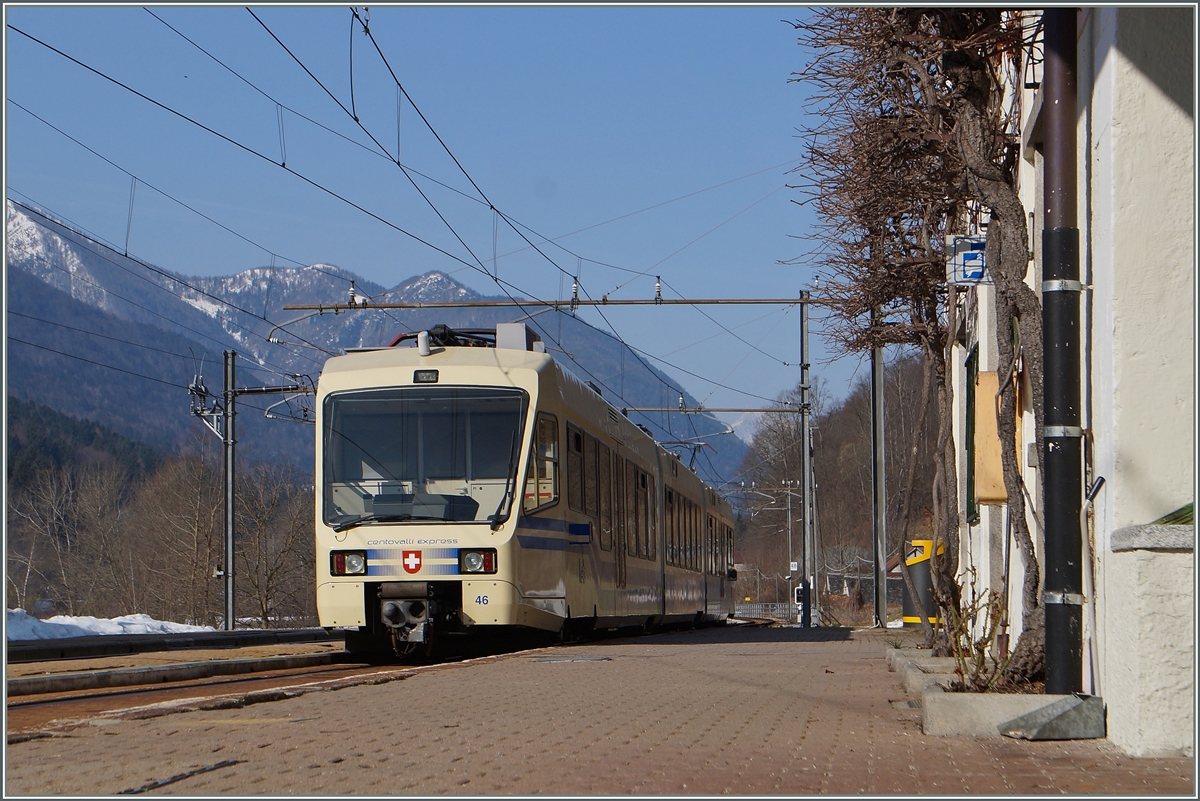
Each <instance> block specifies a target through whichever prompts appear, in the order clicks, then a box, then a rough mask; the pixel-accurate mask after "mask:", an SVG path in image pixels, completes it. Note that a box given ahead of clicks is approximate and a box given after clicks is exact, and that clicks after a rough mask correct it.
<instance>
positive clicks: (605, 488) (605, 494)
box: [596, 442, 613, 551]
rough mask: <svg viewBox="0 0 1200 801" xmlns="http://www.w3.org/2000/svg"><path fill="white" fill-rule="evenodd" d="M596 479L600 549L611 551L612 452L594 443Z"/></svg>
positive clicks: (602, 445)
mask: <svg viewBox="0 0 1200 801" xmlns="http://www.w3.org/2000/svg"><path fill="white" fill-rule="evenodd" d="M596 467H597V470H596V478H597V482H596V484H597V487H598V488H599V490H600V547H601V548H603V549H604V550H606V551H608V550H612V542H613V503H612V485H613V481H612V451H611V450H609V448H608V446H607V445H605V444H604V443H603V442H598V443H596Z"/></svg>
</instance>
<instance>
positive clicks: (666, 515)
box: [663, 487, 675, 565]
mask: <svg viewBox="0 0 1200 801" xmlns="http://www.w3.org/2000/svg"><path fill="white" fill-rule="evenodd" d="M663 519H664V521H665V523H666V526H667V564H668V565H673V564H675V493H674V492H672V491H671V488H670V487H665V488H664V489H663Z"/></svg>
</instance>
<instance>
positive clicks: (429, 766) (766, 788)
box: [5, 628, 1194, 796]
mask: <svg viewBox="0 0 1200 801" xmlns="http://www.w3.org/2000/svg"><path fill="white" fill-rule="evenodd" d="M914 636H916V635H915V634H912V633H908V632H895V631H891V630H889V631H878V630H859V631H850V630H836V629H818V630H803V629H796V628H775V629H745V628H739V629H729V628H725V629H706V630H698V631H689V632H679V633H672V634H665V635H658V636H653V637H643V638H634V639H620V640H607V641H601V642H594V643H587V644H583V645H575V646H569V647H563V648H556V649H551V650H547V651H542V652H538V653H536V654H528V653H526V654H514V655H509V656H505V657H500V658H495V659H485V660H477V661H473V662H470V663H464V664H459V665H450V666H446V667H444V668H438V669H435V670H426V671H421V672H418V673H417V674H415V675H413V676H412V677H411V678H408V679H405V680H403V681H395V682H391V683H389V684H382V685H374V686H358V687H351V688H348V689H342V690H338V691H336V692H324V693H313V694H309V695H304V696H300V697H296V698H291V699H287V700H283V701H276V702H271V703H261V704H254V705H252V706H247V707H244V708H241V709H225V710H208V711H201V712H187V713H180V714H171V715H164V716H161V717H154V718H150V719H140V720H131V719H126V720H116V721H103V722H102V723H101V722H94V723H92V724H89V725H83V726H80V727H78V728H75V729H73V730H70V731H66V732H63V733H61V734H60V735H59V736H54V737H48V738H43V739H35V740H29V741H25V742H20V743H15V744H13V745H10V746H8V749H7V763H6V767H5V771H6V776H5V791H6V795H22V794H33V795H59V794H72V795H108V794H114V793H119V792H121V791H122V790H132V789H138V788H142V787H145V786H147V785H151V784H153V783H155V782H161V781H163V780H166V779H169V778H172V777H175V776H179V775H183V774H190V773H192V772H194V771H197V770H199V769H202V768H205V767H211V766H215V765H222V763H232V764H225V765H224V766H222V767H215V768H213V769H212V770H209V771H207V772H203V773H195V774H194V775H190V776H189V777H188V778H185V779H182V780H179V781H176V782H173V783H170V784H164V785H162V786H159V787H157V788H154V789H150V790H148V792H151V793H171V794H185V795H204V796H210V795H253V794H269V795H285V794H286V795H292V794H297V795H330V794H350V793H354V794H369V795H431V794H435V793H438V794H462V795H496V794H516V795H531V794H553V795H607V794H639V795H660V794H669V795H691V794H699V795H717V794H740V795H770V794H785V795H810V794H818V793H821V794H876V795H890V794H896V795H913V794H918V793H920V794H937V795H958V794H978V795H997V794H1005V795H1011V794H1056V795H1057V794H1062V793H1067V794H1085V793H1086V794H1117V795H1136V796H1145V795H1150V794H1178V795H1186V796H1194V784H1193V771H1194V760H1192V759H1182V758H1179V759H1138V758H1133V757H1129V756H1126V755H1124V754H1123V753H1121V752H1120V751H1119V750H1118V749H1117V748H1115V747H1114V746H1112V745H1110V744H1109V743H1107V742H1105V741H1075V742H1027V741H1023V740H1011V739H1006V738H993V739H976V738H969V737H926V736H925V735H923V734H922V733H921V726H920V710H918V709H905V708H897V707H895V706H893V705H892V703H891V702H892V701H895V700H900V699H905V698H907V697H908V696H906V695H905V693H904V690H903V689H902V687H901V684H900V682H901V679H902V677H901V676H900V674H897V673H892V672H889V671H888V668H887V661H886V659H885V651H886V649H887V648H888V645H889V643H897V642H900V641H904V642H907V641H908V640H911V639H912V638H913V637H914ZM547 656H553V657H562V656H572V657H593V658H595V657H607V658H608V659H607V660H604V661H598V660H596V659H591V660H587V661H583V660H579V661H561V660H560V661H537V659H538V658H542V659H544V658H545V657H547Z"/></svg>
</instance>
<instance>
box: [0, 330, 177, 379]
mask: <svg viewBox="0 0 1200 801" xmlns="http://www.w3.org/2000/svg"><path fill="white" fill-rule="evenodd" d="M7 339H8V341H9V342H20V343H21V344H22V345H28V346H29V347H31V348H37V349H38V350H44V351H49V352H50V353H57V354H58V355H59V356H66V357H67V358H68V359H78V360H79V361H81V362H87V363H88V364H94V365H96V366H97V367H104V368H106V369H108V370H116V371H117V372H118V373H125V374H126V375H131V376H135V377H137V378H144V379H146V380H147V381H155V382H157V383H159V384H166V385H167V386H168V387H174V388H175V389H182V390H184V391H185V392H186V391H187V387H186V386H184V385H183V384H176V383H173V382H171V381H164V380H163V379H161V378H155V377H154V376H149V375H142V374H141V373H135V372H133V371H132V370H126V369H124V368H122V367H116V366H114V365H111V364H105V363H104V362H98V361H95V360H93V359H85V358H84V357H82V356H76V355H75V354H73V353H66V352H64V351H61V350H55V349H54V348H48V347H46V346H45V345H38V344H36V343H33V342H27V341H26V340H24V339H18V338H17V337H14V336H12V335H11V334H9V335H8V337H7Z"/></svg>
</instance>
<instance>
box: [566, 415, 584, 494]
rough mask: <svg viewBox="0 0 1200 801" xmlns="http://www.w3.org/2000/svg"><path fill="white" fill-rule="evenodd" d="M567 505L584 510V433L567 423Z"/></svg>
mask: <svg viewBox="0 0 1200 801" xmlns="http://www.w3.org/2000/svg"><path fill="white" fill-rule="evenodd" d="M567 505H568V506H570V507H571V509H573V510H574V511H576V512H582V511H583V433H582V432H581V431H580V430H579V429H578V428H576V427H575V426H573V425H571V424H570V423H567Z"/></svg>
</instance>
